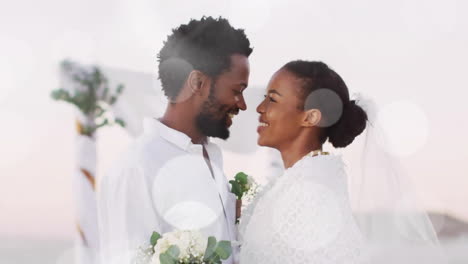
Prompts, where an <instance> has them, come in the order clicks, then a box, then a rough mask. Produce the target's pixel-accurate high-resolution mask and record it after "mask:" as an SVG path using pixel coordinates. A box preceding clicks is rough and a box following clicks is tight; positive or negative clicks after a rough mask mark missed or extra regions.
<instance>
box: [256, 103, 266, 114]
mask: <svg viewBox="0 0 468 264" xmlns="http://www.w3.org/2000/svg"><path fill="white" fill-rule="evenodd" d="M257 113H259V114H262V113H265V100H263V101H262V102H261V103H260V104H259V105H258V106H257Z"/></svg>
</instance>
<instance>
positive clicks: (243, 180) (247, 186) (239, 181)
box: [229, 172, 258, 223]
mask: <svg viewBox="0 0 468 264" xmlns="http://www.w3.org/2000/svg"><path fill="white" fill-rule="evenodd" d="M229 183H230V184H231V192H232V193H233V194H234V195H236V197H237V202H236V223H238V222H239V219H240V216H241V211H242V204H243V201H244V202H245V203H250V202H251V201H252V200H253V198H254V197H255V195H256V194H257V192H258V184H257V182H256V181H255V179H254V178H253V177H251V176H249V175H247V174H245V173H244V172H239V173H237V174H236V176H235V177H234V179H233V180H230V181H229Z"/></svg>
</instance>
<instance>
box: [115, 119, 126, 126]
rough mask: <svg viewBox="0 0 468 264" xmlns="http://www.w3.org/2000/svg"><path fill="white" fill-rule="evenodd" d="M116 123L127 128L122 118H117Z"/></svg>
mask: <svg viewBox="0 0 468 264" xmlns="http://www.w3.org/2000/svg"><path fill="white" fill-rule="evenodd" d="M115 123H117V124H118V125H120V126H121V127H125V121H123V120H122V119H120V118H116V119H115Z"/></svg>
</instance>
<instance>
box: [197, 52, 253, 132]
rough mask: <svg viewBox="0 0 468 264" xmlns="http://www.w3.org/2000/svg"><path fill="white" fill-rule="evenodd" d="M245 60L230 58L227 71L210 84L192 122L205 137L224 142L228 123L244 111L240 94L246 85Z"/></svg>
mask: <svg viewBox="0 0 468 264" xmlns="http://www.w3.org/2000/svg"><path fill="white" fill-rule="evenodd" d="M249 73H250V69H249V60H248V58H247V57H246V56H243V55H238V54H235V55H232V56H231V67H230V68H229V69H228V70H227V71H225V72H223V73H221V74H220V75H219V76H218V77H217V78H216V79H215V80H212V82H211V88H210V94H209V96H208V98H207V100H206V101H205V102H204V103H203V105H202V107H201V110H200V113H199V114H198V115H197V118H196V125H197V127H198V129H199V130H200V131H201V132H202V133H203V134H204V135H206V136H208V137H218V138H222V139H227V138H228V137H229V127H230V126H231V125H232V119H233V117H234V116H235V115H237V114H238V113H239V110H246V109H247V105H246V104H245V100H244V95H243V91H244V90H245V89H246V88H247V85H248V81H249Z"/></svg>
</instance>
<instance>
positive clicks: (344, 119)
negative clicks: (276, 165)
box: [282, 60, 367, 148]
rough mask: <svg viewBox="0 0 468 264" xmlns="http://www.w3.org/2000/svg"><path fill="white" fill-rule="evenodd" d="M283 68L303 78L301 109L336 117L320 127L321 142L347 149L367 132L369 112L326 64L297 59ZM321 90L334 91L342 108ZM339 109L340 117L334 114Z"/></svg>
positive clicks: (331, 117) (323, 117) (325, 117)
mask: <svg viewBox="0 0 468 264" xmlns="http://www.w3.org/2000/svg"><path fill="white" fill-rule="evenodd" d="M282 69H285V70H287V71H289V72H291V73H292V74H294V75H295V76H296V77H298V78H299V79H300V80H301V89H300V91H299V98H301V99H303V102H302V103H303V104H302V105H300V106H299V107H300V108H302V109H304V110H309V109H318V110H320V112H321V113H322V120H328V121H330V120H331V119H334V120H333V122H332V123H330V124H329V125H322V126H321V127H322V129H321V134H320V141H321V143H322V144H323V143H324V142H325V141H326V140H327V139H328V141H329V142H330V143H331V144H332V145H333V146H334V147H335V148H344V147H346V146H348V145H349V144H351V143H352V142H353V140H354V138H355V137H357V136H358V135H359V134H361V133H362V131H364V129H365V128H366V123H367V122H366V121H367V114H366V112H365V111H364V110H363V109H362V108H361V107H360V106H359V105H356V102H355V100H350V99H349V91H348V87H347V86H346V84H345V82H344V81H343V79H342V78H341V77H340V76H339V75H338V74H337V73H336V72H335V71H334V70H332V69H330V68H329V67H328V66H327V65H326V64H325V63H323V62H319V61H302V60H297V61H291V62H288V63H287V64H286V65H284V66H283V67H282ZM322 89H326V90H322ZM318 90H321V91H332V92H334V94H336V95H337V96H338V97H339V99H340V100H341V102H340V103H339V107H336V103H335V105H334V106H333V102H330V100H329V98H330V96H323V94H324V93H323V92H322V93H320V92H318ZM313 92H316V93H313ZM328 94H330V93H328ZM332 97H333V96H332ZM335 97H336V96H335ZM327 98H328V99H327ZM331 101H333V100H331ZM336 101H337V100H335V102H336ZM338 101H339V100H338ZM337 109H338V110H337ZM338 111H339V113H338V116H337V117H333V115H335V116H336V113H337V112H338ZM319 125H320V124H319Z"/></svg>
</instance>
